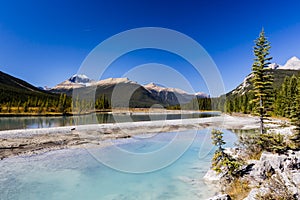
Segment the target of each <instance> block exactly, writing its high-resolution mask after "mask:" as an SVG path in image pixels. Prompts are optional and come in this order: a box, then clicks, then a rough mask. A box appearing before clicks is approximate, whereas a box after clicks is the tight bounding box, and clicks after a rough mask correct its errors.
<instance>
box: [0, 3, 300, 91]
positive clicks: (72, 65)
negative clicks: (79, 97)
mask: <svg viewBox="0 0 300 200" xmlns="http://www.w3.org/2000/svg"><path fill="white" fill-rule="evenodd" d="M299 8H300V1H298V0H295V1H290V0H286V1H271V0H269V1H256V0H252V1H239V0H236V1H233V0H226V1H225V0H219V1H214V0H207V1H202V0H198V1H196V0H195V1H190V0H187V1H159V0H152V1H143V0H128V1H121V0H119V1H116V0H108V1H102V0H99V1H89V0H86V1H58V0H52V1H47V0H44V1H32V0H28V1H14V0H12V1H4V0H3V1H2V0H1V1H0V70H1V71H4V72H6V73H9V74H11V75H14V76H16V77H19V78H22V79H24V80H26V81H28V82H29V83H31V84H33V85H36V86H54V85H56V84H57V83H59V82H62V81H63V80H65V79H66V78H68V77H70V76H71V75H73V74H74V73H76V72H77V70H78V69H79V67H80V65H81V63H82V62H83V60H84V58H85V57H86V56H87V55H88V53H89V52H90V51H91V50H92V49H93V48H94V47H96V46H97V45H98V44H99V43H100V42H102V41H103V40H105V39H107V38H109V37H110V36H112V35H114V34H117V33H119V32H122V31H125V30H128V29H132V28H138V27H148V26H152V27H164V28H169V29H174V30H176V31H179V32H182V33H184V34H186V35H188V36H190V37H191V38H193V39H194V40H196V41H197V42H198V43H200V44H201V45H202V46H203V47H204V48H205V49H206V51H207V52H208V53H209V54H210V56H211V57H212V59H213V60H214V61H215V63H216V65H217V67H218V68H219V70H220V72H221V75H222V77H223V80H224V84H225V89H226V91H230V90H231V89H233V88H235V87H236V86H237V85H238V84H239V83H240V82H241V81H242V80H243V79H244V77H245V76H246V75H247V74H249V73H250V71H251V65H252V61H253V53H252V47H253V45H254V43H253V41H254V40H255V39H256V38H257V36H258V34H259V32H260V30H261V28H262V27H264V29H265V32H266V35H267V37H268V38H269V41H270V42H271V44H272V49H271V55H272V56H273V58H274V59H273V61H274V62H277V63H279V64H284V63H285V62H286V60H287V59H288V58H290V57H292V56H297V57H300V12H299ZM148 62H157V63H162V64H167V65H176V63H177V69H179V68H180V69H181V70H182V71H183V72H182V73H184V74H185V75H186V78H187V79H189V80H190V81H194V82H195V81H196V79H198V77H197V76H193V70H190V69H189V68H190V66H188V65H189V64H188V63H186V62H185V61H184V60H182V59H181V58H178V57H176V56H175V57H174V55H172V54H170V53H167V52H160V51H154V50H153V51H151V50H148V51H144V52H133V53H132V54H130V55H126V56H124V58H120V59H119V60H117V61H116V63H115V65H116V66H126V67H127V68H126V67H125V69H127V70H129V68H130V67H133V66H134V65H140V64H145V63H148ZM170 63H171V64H170ZM175 68H176V66H175ZM125 69H123V71H122V70H120V69H118V67H112V68H111V69H110V70H108V71H107V74H106V77H109V76H115V77H118V76H120V75H122V74H120V73H121V71H122V73H124V72H126V70H125ZM195 90H197V91H204V92H207V91H206V88H205V86H204V85H203V84H202V82H201V81H199V84H196V86H195Z"/></svg>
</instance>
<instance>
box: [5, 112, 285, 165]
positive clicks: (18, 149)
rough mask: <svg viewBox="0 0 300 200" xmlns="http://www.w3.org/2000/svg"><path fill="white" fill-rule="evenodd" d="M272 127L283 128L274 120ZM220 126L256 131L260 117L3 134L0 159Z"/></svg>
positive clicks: (136, 123)
mask: <svg viewBox="0 0 300 200" xmlns="http://www.w3.org/2000/svg"><path fill="white" fill-rule="evenodd" d="M270 124H272V126H273V127H274V126H280V125H281V122H280V121H274V122H272V123H270ZM209 127H218V128H224V129H254V128H258V127H259V123H258V118H256V117H252V116H229V115H221V116H217V117H207V118H193V119H180V120H164V121H143V122H124V123H114V124H94V125H80V126H67V127H55V128H43V129H21V130H9V131H0V158H1V159H3V158H6V157H10V156H14V155H22V154H36V153H39V152H45V151H50V150H53V149H62V148H74V147H83V145H84V144H91V145H97V146H99V147H101V146H107V145H108V142H107V140H110V139H121V138H129V137H132V136H134V135H137V134H149V133H160V132H172V131H183V130H187V129H204V128H209Z"/></svg>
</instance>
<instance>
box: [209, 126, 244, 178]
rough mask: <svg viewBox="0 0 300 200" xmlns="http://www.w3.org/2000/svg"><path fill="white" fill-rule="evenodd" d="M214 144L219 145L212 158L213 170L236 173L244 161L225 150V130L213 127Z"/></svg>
mask: <svg viewBox="0 0 300 200" xmlns="http://www.w3.org/2000/svg"><path fill="white" fill-rule="evenodd" d="M211 139H212V144H213V145H216V146H217V150H216V151H215V154H214V156H213V159H212V166H213V170H215V171H216V172H218V173H220V172H221V171H225V172H226V173H227V174H228V175H230V176H231V175H236V173H237V171H238V169H239V168H240V167H241V166H242V163H241V162H240V161H238V160H236V159H235V158H233V157H232V156H231V155H229V154H227V153H225V152H224V148H223V145H225V144H226V143H225V141H224V140H223V132H222V131H220V130H216V129H213V130H212V131H211Z"/></svg>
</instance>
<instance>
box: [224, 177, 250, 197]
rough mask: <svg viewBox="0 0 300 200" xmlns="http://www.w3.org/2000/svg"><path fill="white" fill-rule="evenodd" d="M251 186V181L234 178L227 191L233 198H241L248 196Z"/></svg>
mask: <svg viewBox="0 0 300 200" xmlns="http://www.w3.org/2000/svg"><path fill="white" fill-rule="evenodd" d="M250 191H251V188H250V187H249V182H248V181H245V180H241V179H234V180H233V181H232V182H231V183H230V184H229V185H228V186H227V187H226V189H225V191H224V192H225V193H226V194H229V196H230V197H231V199H235V200H241V199H244V198H246V197H247V196H248V194H249V192H250Z"/></svg>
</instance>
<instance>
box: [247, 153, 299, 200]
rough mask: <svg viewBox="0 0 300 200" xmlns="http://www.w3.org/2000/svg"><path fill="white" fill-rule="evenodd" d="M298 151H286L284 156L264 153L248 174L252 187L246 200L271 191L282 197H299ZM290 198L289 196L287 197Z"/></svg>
mask: <svg viewBox="0 0 300 200" xmlns="http://www.w3.org/2000/svg"><path fill="white" fill-rule="evenodd" d="M299 158H300V151H288V152H287V153H286V154H273V153H266V152H264V153H263V154H262V155H261V158H260V160H259V161H258V162H256V163H255V165H254V166H253V168H252V171H251V172H250V174H249V178H250V181H251V186H252V187H257V188H254V189H252V190H251V192H250V193H249V195H248V197H247V198H246V200H251V199H256V195H257V194H261V195H264V194H266V193H268V192H270V188H272V190H273V191H277V192H279V193H280V192H281V193H280V194H282V195H283V193H285V195H292V196H294V197H297V198H298V197H299V194H300V171H299V166H300V159H299ZM288 198H290V196H289V197H288Z"/></svg>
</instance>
